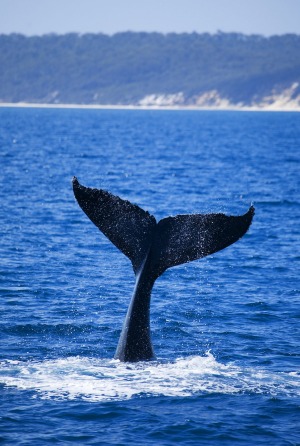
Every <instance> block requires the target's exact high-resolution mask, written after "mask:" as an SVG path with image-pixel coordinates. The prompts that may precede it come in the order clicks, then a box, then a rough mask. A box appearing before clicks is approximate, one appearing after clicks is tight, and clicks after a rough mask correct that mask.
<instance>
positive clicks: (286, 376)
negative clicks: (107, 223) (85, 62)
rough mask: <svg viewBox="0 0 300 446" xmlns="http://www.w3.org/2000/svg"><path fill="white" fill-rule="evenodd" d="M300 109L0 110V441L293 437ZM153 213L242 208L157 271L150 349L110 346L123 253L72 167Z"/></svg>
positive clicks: (119, 313)
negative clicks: (186, 257)
mask: <svg viewBox="0 0 300 446" xmlns="http://www.w3.org/2000/svg"><path fill="white" fill-rule="evenodd" d="M299 148H300V114H299V113H290V112H235V111H179V110H176V111H175V110H168V111H166V110H83V109H43V108H0V152H1V171H0V176H1V189H0V196H1V201H0V203H1V206H0V230H1V248H0V253H1V255H0V258H1V262H0V265H1V267H0V296H1V301H0V310H1V320H0V338H1V343H0V393H1V399H0V442H1V444H4V445H22V446H25V445H26V446H27V445H28V446H29V445H30V446H32V445H48V444H60V445H70V444H72V445H73V444H80V445H103V446H104V445H118V446H121V445H122V446H123V445H124V446H125V445H128V444H136V445H144V446H148V445H163V446H171V445H174V444H180V445H184V446H191V445H214V446H219V445H222V446H226V445H228V446H229V445H230V446H231V445H233V444H234V445H238V446H239V445H255V446H257V445H269V444H272V445H276V446H277V445H282V446H283V445H294V446H295V445H300V422H299V420H300V370H299V365H300V361H299V359H300V352H299V347H300V330H299V322H300V305H299V303H300V300H299V263H300V249H299V248H300V239H299V235H300V225H299V220H300V196H299V178H300V176H299V175H300V174H299V172H300V170H299V166H300V150H299ZM74 175H75V176H76V177H78V179H79V181H80V182H81V183H82V184H84V185H85V186H89V187H97V188H103V189H106V190H109V191H110V192H112V193H113V194H115V195H118V196H120V197H122V198H124V199H127V200H129V201H131V202H133V203H135V204H138V205H139V206H140V207H141V208H143V209H145V210H148V211H149V212H150V213H152V214H153V215H155V217H156V219H157V220H159V219H161V218H164V217H166V216H168V215H176V214H183V213H208V212H222V213H225V214H227V215H241V214H243V213H245V212H246V211H247V210H248V208H249V206H250V204H251V203H253V204H254V206H255V210H256V212H255V216H254V219H253V223H252V225H251V227H250V230H249V231H248V233H247V234H246V235H245V236H244V237H243V238H242V239H241V240H239V241H238V242H237V243H235V244H234V245H232V246H230V247H228V248H226V249H225V250H223V251H220V252H218V253H216V254H214V255H211V256H208V257H206V258H204V259H201V260H198V261H194V262H191V263H188V264H185V265H181V266H177V267H174V268H171V269H169V270H168V271H166V273H165V274H164V275H163V276H161V277H160V278H159V279H158V280H157V282H156V284H155V285H154V289H153V293H152V302H151V332H152V341H153V345H154V349H155V353H156V356H157V359H156V360H155V361H152V362H144V363H143V362H141V363H134V364H130V363H120V362H119V361H116V360H114V359H113V357H114V352H115V349H116V346H117V342H118V338H119V335H120V331H121V328H122V324H123V321H124V318H125V315H126V311H127V307H128V304H129V300H130V297H131V294H132V291H133V287H134V274H133V270H132V267H131V264H130V261H129V260H128V259H127V258H126V257H125V256H124V255H123V254H122V253H121V252H119V251H118V250H117V249H116V248H115V247H114V246H113V245H112V244H111V243H110V242H109V241H108V239H106V238H105V236H104V235H103V234H102V233H101V232H100V231H99V230H98V229H97V228H96V227H95V226H94V225H93V224H92V223H91V222H90V221H89V220H88V218H87V217H86V216H85V215H84V213H83V212H82V211H81V209H80V208H79V206H78V205H77V203H76V201H75V199H74V196H73V192H72V187H71V179H72V177H73V176H74Z"/></svg>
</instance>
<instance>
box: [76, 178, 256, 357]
mask: <svg viewBox="0 0 300 446" xmlns="http://www.w3.org/2000/svg"><path fill="white" fill-rule="evenodd" d="M73 191H74V195H75V197H76V200H77V201H78V204H79V206H80V207H81V209H82V210H83V211H84V212H85V213H86V215H87V216H88V217H89V218H90V220H91V221H92V222H93V223H94V224H95V225H96V226H97V227H98V228H99V229H100V231H102V232H103V234H104V235H106V237H108V238H109V240H110V241H111V242H112V243H113V244H114V245H115V246H116V247H117V248H119V249H120V251H122V252H123V253H124V254H125V255H126V256H127V257H128V258H129V259H130V260H131V263H132V266H133V270H134V273H135V277H136V282H135V288H134V292H133V296H132V298H131V302H130V305H129V308H128V311H127V315H126V319H125V322H124V325H123V329H122V332H121V336H120V339H119V343H118V347H117V350H116V354H115V359H119V360H120V361H127V362H135V361H146V360H150V359H154V358H155V355H154V351H153V347H152V343H151V336H150V296H151V290H152V288H153V285H154V282H155V280H156V279H157V278H158V277H159V276H161V275H162V274H163V272H164V271H166V269H168V268H170V267H172V266H175V265H180V264H182V263H186V262H191V261H192V260H196V259H200V258H202V257H205V256H207V255H209V254H213V253H214V252H217V251H220V250H221V249H224V248H226V247H227V246H229V245H231V244H232V243H234V242H236V241H237V240H238V239H239V238H241V237H242V236H243V235H244V234H245V233H246V232H247V230H248V228H249V226H250V224H251V221H252V217H253V215H254V207H253V206H251V207H250V209H249V210H248V212H247V213H246V214H244V215H242V216H238V217H232V216H226V215H224V214H191V215H176V216H175V217H167V218H163V219H162V220H160V221H159V222H158V223H157V222H156V220H155V218H154V217H153V215H150V214H149V212H147V211H144V210H143V209H141V208H140V207H138V206H136V205H135V204H132V203H130V202H129V201H126V200H122V199H121V198H119V197H117V196H115V195H112V194H111V193H109V192H107V191H105V190H101V189H91V188H88V187H84V186H82V185H81V184H79V182H78V180H77V178H76V177H74V178H73Z"/></svg>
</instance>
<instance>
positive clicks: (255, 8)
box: [0, 0, 300, 36]
mask: <svg viewBox="0 0 300 446" xmlns="http://www.w3.org/2000/svg"><path fill="white" fill-rule="evenodd" d="M122 31H146V32H151V31H157V32H162V33H168V32H177V33H181V32H194V31H195V32H198V33H202V32H209V33H216V32H218V31H223V32H240V33H244V34H261V35H265V36H270V35H274V34H279V35H280V34H285V33H296V34H300V0H0V34H9V33H12V32H16V33H22V34H25V35H42V34H47V33H52V32H53V33H57V34H65V33H67V32H78V33H88V32H90V33H105V34H114V33H116V32H122Z"/></svg>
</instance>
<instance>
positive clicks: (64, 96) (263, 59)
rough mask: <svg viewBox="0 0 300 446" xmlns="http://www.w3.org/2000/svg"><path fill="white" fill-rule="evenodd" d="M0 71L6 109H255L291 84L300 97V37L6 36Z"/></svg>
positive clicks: (1, 38) (0, 40)
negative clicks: (146, 102) (157, 101)
mask: <svg viewBox="0 0 300 446" xmlns="http://www.w3.org/2000/svg"><path fill="white" fill-rule="evenodd" d="M0 67H1V69H0V102H21V101H22V102H38V103H41V102H43V103H77V104H125V105H126V104H139V103H143V98H145V97H148V98H149V97H151V95H152V99H153V95H156V97H157V96H159V95H164V96H165V97H169V99H170V101H171V102H172V100H173V102H174V103H178V104H195V103H197V100H198V99H199V97H201V95H203V94H205V93H207V92H212V91H215V92H217V94H218V95H219V96H220V97H223V98H227V99H228V100H229V101H230V102H231V103H243V104H250V103H253V102H255V101H257V100H260V99H261V98H263V97H265V96H267V95H270V94H274V92H276V91H278V92H279V91H282V90H284V89H286V88H289V87H290V86H291V85H294V86H295V85H296V87H297V88H294V90H293V94H294V95H296V94H298V93H299V88H298V85H299V84H300V36H298V35H294V34H287V35H283V36H273V37H269V38H266V37H262V36H257V35H252V36H245V35H243V34H236V33H217V34H214V35H211V34H197V33H192V34H174V33H172V34H166V35H165V34H159V33H133V32H125V33H118V34H115V35H112V36H108V35H104V34H83V35H80V34H75V33H72V34H66V35H56V34H49V35H44V36H39V37H38V36H34V37H25V36H23V35H20V34H10V35H0ZM213 96H214V95H211V96H207V100H208V101H209V100H215V99H214V98H213ZM197 98H198V99H197ZM141 101H142V102H141ZM150 102H151V101H150Z"/></svg>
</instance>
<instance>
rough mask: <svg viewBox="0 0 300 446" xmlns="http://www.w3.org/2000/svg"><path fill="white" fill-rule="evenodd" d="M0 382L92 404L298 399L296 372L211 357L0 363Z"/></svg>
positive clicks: (299, 381) (299, 387)
mask: <svg viewBox="0 0 300 446" xmlns="http://www.w3.org/2000/svg"><path fill="white" fill-rule="evenodd" d="M0 382H1V383H3V384H5V385H6V386H14V387H17V388H18V389H22V390H32V391H35V392H37V393H36V395H37V394H38V395H39V397H41V398H57V399H70V400H74V399H81V400H88V401H95V402H96V401H111V400H125V399H129V398H132V397H134V396H141V395H144V396H157V395H164V396H168V397H187V396H192V395H197V394H207V393H223V394H236V393H257V394H258V393H264V394H270V395H272V396H276V395H279V394H284V395H286V396H291V397H292V396H295V395H297V396H299V395H300V376H299V374H297V373H295V372H290V373H279V372H278V373H271V372H269V371H266V370H260V369H255V368H249V369H243V368H241V367H238V366H236V365H234V364H228V365H224V364H221V363H218V362H217V361H216V360H215V358H214V357H213V355H212V354H210V353H207V354H206V356H204V357H202V356H194V357H188V358H180V359H177V360H176V361H175V362H168V363H159V362H151V363H150V362H149V363H136V364H126V363H120V362H119V361H115V360H107V359H94V358H82V357H71V358H65V359H56V360H45V361H41V362H37V361H31V362H21V361H3V362H0Z"/></svg>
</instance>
